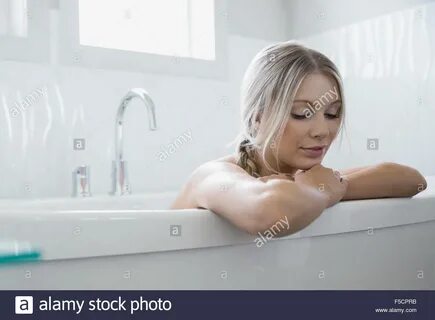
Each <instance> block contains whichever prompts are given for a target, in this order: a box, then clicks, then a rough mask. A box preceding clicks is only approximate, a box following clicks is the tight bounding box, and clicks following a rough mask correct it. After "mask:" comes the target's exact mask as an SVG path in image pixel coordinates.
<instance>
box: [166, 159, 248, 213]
mask: <svg viewBox="0 0 435 320" xmlns="http://www.w3.org/2000/svg"><path fill="white" fill-rule="evenodd" d="M214 174H219V175H220V176H224V175H225V174H238V175H246V176H247V177H250V176H249V175H248V173H247V172H246V171H245V170H244V169H242V168H241V167H240V166H238V165H237V163H236V158H235V156H234V155H227V156H224V157H221V158H218V159H215V160H211V161H208V162H205V163H203V164H201V165H200V166H199V167H197V168H196V169H195V170H194V171H193V172H192V173H191V174H190V176H189V177H188V179H187V181H186V182H185V183H184V185H183V186H182V188H181V189H180V191H179V193H178V195H177V197H176V199H175V201H174V202H173V203H172V205H171V207H170V209H188V208H200V209H203V207H202V206H201V205H200V204H199V203H198V198H197V197H196V195H197V193H195V191H196V190H197V188H198V186H199V185H200V184H201V183H202V182H203V181H204V180H205V179H207V178H208V177H210V176H212V175H214Z"/></svg>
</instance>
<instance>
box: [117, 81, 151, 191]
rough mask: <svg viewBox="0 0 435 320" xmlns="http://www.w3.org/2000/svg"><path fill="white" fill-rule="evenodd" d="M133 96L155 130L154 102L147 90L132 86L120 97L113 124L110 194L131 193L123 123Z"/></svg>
mask: <svg viewBox="0 0 435 320" xmlns="http://www.w3.org/2000/svg"><path fill="white" fill-rule="evenodd" d="M133 98H139V99H140V100H142V101H143V103H144V104H145V107H146V108H147V110H148V125H149V128H150V130H153V131H154V130H157V125H156V113H155V107H154V102H153V100H152V99H151V97H150V95H149V94H148V92H146V91H145V90H144V89H142V88H133V89H130V90H129V91H128V93H127V94H126V95H125V96H124V98H122V100H121V104H120V105H119V107H118V113H117V115H116V124H115V160H114V161H113V162H112V191H111V194H112V195H125V194H130V193H131V188H130V183H129V180H128V175H127V161H126V160H124V157H123V124H124V113H125V109H126V108H127V105H128V104H129V103H130V101H131V100H132V99H133Z"/></svg>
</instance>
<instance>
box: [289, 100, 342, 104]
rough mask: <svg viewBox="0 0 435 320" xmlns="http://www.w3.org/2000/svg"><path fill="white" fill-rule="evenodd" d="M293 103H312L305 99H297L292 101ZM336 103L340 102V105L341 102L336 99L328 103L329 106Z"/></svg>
mask: <svg viewBox="0 0 435 320" xmlns="http://www.w3.org/2000/svg"><path fill="white" fill-rule="evenodd" d="M293 102H308V103H311V104H312V103H313V101H310V100H305V99H298V100H293ZM337 102H340V103H341V100H340V99H338V100H335V101H333V102H332V103H330V104H334V103H337Z"/></svg>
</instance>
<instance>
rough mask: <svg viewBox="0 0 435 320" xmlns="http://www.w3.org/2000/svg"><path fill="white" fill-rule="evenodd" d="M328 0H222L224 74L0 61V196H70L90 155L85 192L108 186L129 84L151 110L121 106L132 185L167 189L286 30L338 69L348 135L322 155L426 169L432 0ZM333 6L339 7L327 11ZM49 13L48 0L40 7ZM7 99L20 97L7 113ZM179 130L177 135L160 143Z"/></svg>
mask: <svg viewBox="0 0 435 320" xmlns="http://www.w3.org/2000/svg"><path fill="white" fill-rule="evenodd" d="M328 3H330V4H331V6H325V1H323V2H320V1H314V0H310V1H303V2H302V1H296V0H291V1H290V0H288V1H287V0H273V1H271V0H255V1H252V0H249V1H248V0H229V1H228V5H227V10H228V14H227V23H228V29H229V37H228V59H229V75H228V79H227V80H224V81H218V80H214V79H206V78H196V77H181V76H171V75H166V74H151V73H141V72H121V71H114V70H103V69H95V68H83V67H80V66H63V65H59V64H58V63H57V62H56V60H53V61H51V62H50V63H44V64H37V63H25V62H17V61H0V130H1V131H0V132H1V134H0V177H1V181H2V183H1V184H0V197H2V198H42V197H44V198H45V197H63V196H70V194H71V191H72V183H71V181H72V178H71V172H72V170H73V169H74V168H75V167H77V166H78V165H82V164H86V165H90V166H91V189H92V193H93V194H94V195H98V194H107V192H108V191H109V190H110V187H111V177H110V174H111V161H112V160H113V158H114V155H113V153H114V150H113V149H114V148H113V147H114V121H115V112H116V109H117V107H118V103H119V100H120V99H121V97H122V96H123V95H124V94H125V93H126V92H127V90H128V89H129V88H131V87H143V88H145V89H146V90H148V91H149V92H150V94H151V96H152V97H153V99H154V102H155V104H156V115H157V122H158V130H157V131H154V132H152V131H149V130H148V127H147V124H148V119H147V115H146V110H145V108H143V106H142V105H141V104H140V102H133V103H132V105H131V108H129V110H127V113H126V118H125V140H124V143H125V145H124V151H125V158H126V159H127V160H128V161H129V176H130V182H131V187H132V190H133V192H134V193H140V192H151V191H152V192H154V191H156V192H158V191H163V190H177V189H178V188H179V187H180V186H181V185H182V183H183V182H184V181H185V180H186V179H187V177H188V175H189V174H190V172H191V171H192V170H193V169H194V168H195V167H197V166H198V165H199V164H201V163H203V162H205V161H207V160H210V159H214V158H217V157H220V156H223V155H226V154H228V153H230V152H232V151H233V147H232V146H230V147H226V144H227V143H229V142H230V141H231V140H232V139H233V138H234V136H235V135H236V133H237V130H238V126H239V120H240V117H239V103H238V100H239V87H240V81H241V79H242V76H243V72H244V71H245V69H246V67H247V65H248V63H249V61H250V60H251V59H252V57H253V56H254V54H255V53H256V52H257V51H258V50H260V49H261V48H262V47H264V46H265V45H267V44H269V43H272V42H275V41H281V40H286V39H292V38H297V39H299V40H301V41H303V42H306V44H307V45H310V46H313V47H315V48H318V49H320V50H322V51H324V52H325V53H326V54H328V55H330V56H331V57H332V58H333V59H334V60H335V61H337V63H338V65H339V68H340V70H341V71H342V73H343V76H344V79H345V90H346V99H347V101H346V102H347V108H348V109H347V110H348V111H347V112H348V122H347V135H348V137H347V138H346V136H345V137H344V139H343V145H342V146H341V147H339V145H338V144H337V145H334V147H333V148H331V150H330V152H329V154H328V155H327V156H326V159H325V165H328V166H330V167H335V168H346V167H352V166H357V165H364V164H371V163H377V162H381V161H396V162H402V163H406V164H409V165H413V166H415V167H417V168H418V169H420V170H421V171H422V172H423V173H424V174H426V175H430V174H435V167H434V166H433V161H432V163H431V161H430V160H431V159H434V153H435V148H431V140H433V139H432V138H433V137H434V133H432V132H431V129H430V128H431V119H432V118H433V114H434V110H435V101H434V99H435V98H434V97H433V96H431V95H430V93H431V92H430V88H434V82H435V75H434V74H435V73H434V69H433V68H434V67H433V63H432V61H433V59H434V37H435V31H434V30H435V28H434V21H435V11H434V2H433V1H404V0H400V1H395V2H394V3H393V2H392V1H378V2H376V3H373V5H372V6H368V7H367V8H366V7H365V6H361V8H363V7H364V8H365V9H364V10H363V11H362V13H361V14H359V15H358V14H356V13H355V12H356V10H353V9H352V8H351V7H349V6H347V7H343V8H345V9H342V10H341V9H339V8H342V7H341V6H342V5H343V6H344V5H345V4H344V3H345V2H344V1H342V2H336V1H329V2H328ZM364 3H366V2H364ZM338 4H339V5H340V6H338ZM337 10H338V11H339V12H340V14H338V13H334V12H336V11H337ZM319 11H322V12H323V14H321V13H320V14H319V15H318V17H319V20H318V21H317V22H316V24H315V25H314V24H310V19H304V18H302V17H304V16H306V15H307V14H308V13H310V14H311V15H314V17H317V13H318V12H319ZM332 13H334V14H332ZM341 16H345V17H346V18H343V19H339V22H337V19H336V17H341ZM331 17H334V18H333V19H331ZM55 18H56V10H55V9H53V11H52V14H51V17H50V19H55ZM51 28H52V29H51V30H52V31H54V29H55V28H56V26H55V24H53V23H52V24H51ZM52 33H53V34H55V33H56V32H52ZM51 41H52V43H53V42H55V40H54V39H51ZM54 50H56V46H54ZM54 56H56V55H55V54H54ZM27 102H28V103H27ZM16 103H19V104H20V105H24V106H26V105H28V107H26V108H25V111H24V112H19V113H18V114H16V115H15V116H14V117H12V115H11V112H10V108H11V107H13V106H14V105H15V104H16ZM431 116H432V117H431ZM432 127H433V125H432ZM183 135H184V136H185V137H187V139H186V140H185V141H186V143H184V144H183V145H181V146H180V147H179V148H177V149H175V150H173V149H171V150H170V144H171V143H172V142H174V140H176V139H177V138H179V137H181V136H183ZM189 137H191V138H189ZM77 138H84V139H85V142H86V145H85V150H74V149H73V140H74V139H77ZM368 138H375V139H378V141H379V149H378V150H377V151H374V150H367V139H368ZM165 153H167V154H168V156H167V157H166V158H165V159H162V154H165Z"/></svg>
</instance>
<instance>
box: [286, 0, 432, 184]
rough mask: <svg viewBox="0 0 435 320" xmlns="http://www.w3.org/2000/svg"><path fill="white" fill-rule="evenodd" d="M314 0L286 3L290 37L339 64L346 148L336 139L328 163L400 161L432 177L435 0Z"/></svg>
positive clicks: (346, 164)
mask: <svg viewBox="0 0 435 320" xmlns="http://www.w3.org/2000/svg"><path fill="white" fill-rule="evenodd" d="M309 3H310V5H308V3H307V2H306V1H304V2H303V4H302V2H301V1H288V2H286V6H287V9H286V12H287V18H286V20H287V26H288V27H287V32H288V33H287V37H288V38H297V39H299V40H301V41H302V42H304V43H305V44H306V45H308V46H310V47H313V48H315V49H318V50H320V51H321V52H324V53H325V54H326V55H328V56H329V57H330V58H331V59H332V60H333V61H335V62H336V63H337V65H338V67H339V69H340V72H341V73H342V76H343V78H344V90H345V98H346V107H347V116H348V117H347V121H346V126H347V128H346V130H345V133H346V134H347V136H344V137H345V139H344V140H343V144H342V147H341V148H338V146H339V144H338V143H336V144H334V146H333V148H331V149H330V152H329V153H328V154H327V155H326V157H325V165H327V166H330V167H339V168H345V167H348V166H349V165H355V166H360V165H365V164H374V163H377V162H379V161H393V162H398V163H403V164H406V165H410V166H414V167H416V168H418V169H419V170H420V171H421V172H422V173H423V174H425V175H433V174H434V173H435V166H434V159H435V148H434V147H433V145H434V144H433V141H434V138H435V133H434V131H433V128H434V125H433V119H434V118H435V96H434V95H433V89H434V88H435V65H434V61H435V2H434V1H420V0H419V1H415V0H414V1H408V0H407V1H403V0H402V1H394V3H393V1H368V2H367V1H364V2H363V1H352V2H351V1H344V0H333V1H317V0H310V1H309ZM302 13H303V14H302ZM343 13H345V14H343ZM302 17H303V18H302ZM352 21H356V22H354V23H351V22H352ZM369 141H373V142H374V141H376V142H374V143H372V142H369ZM337 142H338V141H337ZM369 146H373V147H375V146H377V148H373V149H372V148H371V147H369Z"/></svg>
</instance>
